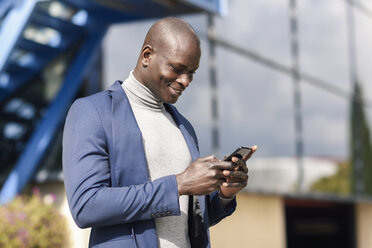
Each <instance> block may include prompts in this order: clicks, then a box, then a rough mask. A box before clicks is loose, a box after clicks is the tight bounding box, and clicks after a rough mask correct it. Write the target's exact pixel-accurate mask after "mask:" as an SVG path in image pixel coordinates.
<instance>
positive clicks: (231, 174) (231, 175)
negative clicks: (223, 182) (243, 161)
mask: <svg viewBox="0 0 372 248" xmlns="http://www.w3.org/2000/svg"><path fill="white" fill-rule="evenodd" d="M223 175H224V176H226V177H227V178H228V179H229V181H231V180H247V179H248V174H247V173H244V172H243V171H228V170H225V171H223Z"/></svg>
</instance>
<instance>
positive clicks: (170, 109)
mask: <svg viewBox="0 0 372 248" xmlns="http://www.w3.org/2000/svg"><path fill="white" fill-rule="evenodd" d="M164 105H165V107H166V109H167V110H168V112H169V113H171V115H172V116H173V118H174V120H175V122H176V123H177V125H178V127H179V129H180V130H181V132H182V134H183V137H184V138H185V141H186V143H187V146H188V148H189V150H190V153H191V157H192V160H193V161H194V160H196V159H197V158H199V151H198V149H197V147H196V143H195V141H194V138H193V137H192V135H191V134H190V132H189V131H188V130H187V129H186V127H185V124H184V123H183V122H182V120H181V117H180V114H179V113H178V111H177V110H176V109H175V107H173V106H172V105H169V104H164ZM191 199H192V198H191ZM198 202H199V206H200V210H201V213H202V215H203V221H204V226H205V227H206V228H207V225H206V223H208V214H207V211H206V197H205V196H198ZM195 204H197V203H194V208H195ZM194 214H196V213H194Z"/></svg>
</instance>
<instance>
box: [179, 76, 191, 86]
mask: <svg viewBox="0 0 372 248" xmlns="http://www.w3.org/2000/svg"><path fill="white" fill-rule="evenodd" d="M191 80H192V79H191V78H190V75H189V73H183V74H181V75H180V76H179V77H178V80H177V81H178V83H180V84H182V85H183V86H184V87H185V88H187V87H188V86H189V84H190V83H191Z"/></svg>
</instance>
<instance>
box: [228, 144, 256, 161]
mask: <svg viewBox="0 0 372 248" xmlns="http://www.w3.org/2000/svg"><path fill="white" fill-rule="evenodd" d="M251 152H252V149H251V148H249V147H246V146H241V147H239V148H238V149H236V150H235V151H234V152H233V153H231V154H230V155H229V156H228V157H227V158H225V159H224V160H225V161H231V159H232V157H237V158H240V159H242V158H244V157H246V156H247V155H248V154H250V153H251Z"/></svg>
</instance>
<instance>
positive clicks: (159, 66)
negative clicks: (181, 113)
mask: <svg viewBox="0 0 372 248" xmlns="http://www.w3.org/2000/svg"><path fill="white" fill-rule="evenodd" d="M169 47H172V46H168V47H167V48H169ZM173 48H174V49H163V48H159V49H155V50H154V49H152V48H148V53H147V54H146V50H145V49H146V48H145V49H144V50H143V51H144V52H143V58H144V59H145V60H146V61H147V67H146V68H147V69H146V70H147V78H146V79H145V80H144V82H143V83H144V84H145V86H146V87H148V88H149V89H150V90H151V92H152V93H154V94H155V95H156V96H157V97H158V98H159V99H160V100H161V101H162V102H165V103H172V104H173V103H175V102H177V100H178V98H179V97H180V96H181V95H182V92H183V91H184V90H185V89H186V88H187V87H188V86H189V84H190V83H191V81H192V80H193V76H194V73H195V72H196V70H197V69H198V67H199V61H200V55H201V53H200V46H199V44H197V45H196V44H194V45H188V44H182V45H181V46H178V48H177V46H173Z"/></svg>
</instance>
